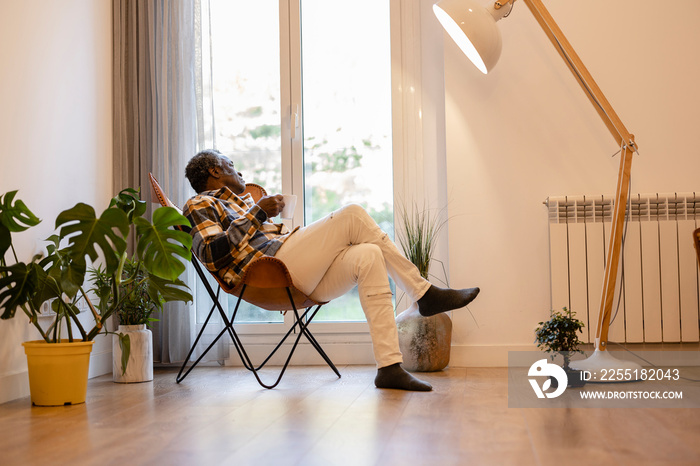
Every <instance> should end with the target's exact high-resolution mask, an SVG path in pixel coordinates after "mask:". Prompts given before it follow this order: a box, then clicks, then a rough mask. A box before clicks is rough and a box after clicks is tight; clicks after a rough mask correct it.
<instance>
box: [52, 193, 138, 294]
mask: <svg viewBox="0 0 700 466" xmlns="http://www.w3.org/2000/svg"><path fill="white" fill-rule="evenodd" d="M59 227H60V228H61V231H60V237H61V238H68V241H69V244H68V246H67V247H66V248H65V251H66V252H67V253H68V255H69V256H70V259H71V261H72V265H71V267H69V268H71V269H73V271H72V272H73V275H72V276H70V277H68V280H69V281H70V282H72V283H73V284H75V285H76V286H80V285H82V282H83V279H84V277H85V271H86V265H85V256H88V257H90V259H91V260H92V261H93V262H94V261H95V260H96V259H97V258H98V253H97V250H96V249H95V246H97V247H99V248H100V249H101V250H102V253H103V256H104V261H105V267H106V269H107V273H112V272H113V271H114V270H116V269H117V266H118V265H119V257H120V256H121V255H122V254H123V253H124V251H125V250H126V241H125V240H124V238H125V237H126V236H127V235H128V233H129V219H128V218H127V215H126V214H125V213H124V212H123V211H122V210H121V209H118V208H116V207H111V208H108V209H106V210H105V211H104V212H103V213H102V215H101V216H100V217H99V218H97V216H96V215H95V210H94V209H93V208H92V207H90V206H89V205H87V204H83V203H79V204H76V206H75V207H73V208H72V209H68V210H65V211H63V212H61V213H60V214H59V215H58V217H57V218H56V228H57V229H58V228H59ZM64 278H66V277H64Z"/></svg>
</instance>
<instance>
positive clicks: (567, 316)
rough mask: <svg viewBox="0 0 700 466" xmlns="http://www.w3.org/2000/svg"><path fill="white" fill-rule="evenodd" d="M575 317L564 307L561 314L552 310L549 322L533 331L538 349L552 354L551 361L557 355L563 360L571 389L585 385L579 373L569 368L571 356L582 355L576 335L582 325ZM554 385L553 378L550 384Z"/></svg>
mask: <svg viewBox="0 0 700 466" xmlns="http://www.w3.org/2000/svg"><path fill="white" fill-rule="evenodd" d="M575 315H576V313H575V312H573V311H571V310H570V309H567V308H566V307H565V308H563V309H562V312H558V311H554V310H552V311H550V317H549V320H547V321H544V322H540V323H539V326H538V327H537V329H536V330H535V343H537V347H538V348H541V349H543V350H544V351H545V352H546V353H552V356H551V357H552V360H554V358H555V356H556V355H557V354H561V355H562V357H563V358H564V366H563V369H564V372H566V375H567V377H568V379H569V386H572V387H576V386H582V385H584V383H585V382H584V381H583V380H581V374H580V371H575V370H573V369H571V367H569V362H570V361H571V356H573V355H574V353H583V351H581V350H580V349H579V345H580V344H581V341H580V340H579V339H578V334H579V333H582V332H583V331H582V329H583V327H584V324H583V322H581V321H580V320H578V319H577V318H576V317H575ZM556 383H557V381H556V379H554V378H553V379H552V384H556ZM553 386H555V385H553Z"/></svg>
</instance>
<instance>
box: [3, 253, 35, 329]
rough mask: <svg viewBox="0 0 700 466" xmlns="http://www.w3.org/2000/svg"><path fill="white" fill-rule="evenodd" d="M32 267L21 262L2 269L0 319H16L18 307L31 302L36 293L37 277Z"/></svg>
mask: <svg viewBox="0 0 700 466" xmlns="http://www.w3.org/2000/svg"><path fill="white" fill-rule="evenodd" d="M32 265H33V264H29V265H27V264H25V263H23V262H19V263H17V264H13V265H11V266H9V267H0V309H1V310H2V315H0V318H2V319H11V318H12V317H14V316H15V312H16V311H17V307H18V306H21V305H23V304H25V303H26V302H27V301H29V299H30V298H31V297H32V295H33V294H34V293H35V291H36V286H37V277H36V272H35V270H34V268H33V267H32Z"/></svg>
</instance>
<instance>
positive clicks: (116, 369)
mask: <svg viewBox="0 0 700 466" xmlns="http://www.w3.org/2000/svg"><path fill="white" fill-rule="evenodd" d="M117 334H126V335H129V342H130V346H131V351H130V354H129V361H128V362H127V365H126V372H124V371H123V370H122V347H121V345H120V344H119V335H112V380H113V381H114V382H117V383H135V382H149V381H151V380H153V335H152V334H151V331H150V330H149V329H147V328H146V326H145V325H120V326H119V329H118V330H117Z"/></svg>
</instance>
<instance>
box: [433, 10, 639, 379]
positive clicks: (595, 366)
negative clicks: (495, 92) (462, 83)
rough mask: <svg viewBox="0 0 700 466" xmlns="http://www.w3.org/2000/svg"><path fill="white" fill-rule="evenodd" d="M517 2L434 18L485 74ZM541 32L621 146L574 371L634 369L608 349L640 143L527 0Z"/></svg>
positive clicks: (438, 13)
mask: <svg viewBox="0 0 700 466" xmlns="http://www.w3.org/2000/svg"><path fill="white" fill-rule="evenodd" d="M515 1H516V0H501V1H496V3H494V4H493V5H492V6H489V7H486V8H484V7H483V6H482V5H480V4H479V3H478V2H476V1H475V0H441V1H439V2H437V3H436V4H435V5H433V11H434V13H435V16H437V18H438V20H439V21H440V23H441V24H442V26H443V27H444V28H445V31H447V33H448V34H449V35H450V37H452V39H453V40H454V41H455V43H456V44H457V45H458V46H459V48H460V49H462V51H463V52H464V54H465V55H466V56H467V57H468V58H469V59H470V60H471V61H472V63H474V65H475V66H476V67H477V68H478V69H479V70H480V71H481V72H482V73H484V74H487V73H488V72H489V71H491V69H492V68H493V67H494V66H495V65H496V62H497V61H498V58H499V56H500V54H501V35H500V33H499V31H498V28H497V26H496V22H497V21H498V20H500V19H502V18H504V17H506V16H507V15H508V14H509V13H510V11H511V9H512V8H513V4H514V3H515ZM523 1H524V2H525V4H526V5H527V6H528V8H529V9H530V11H531V12H532V14H533V15H534V17H535V19H537V22H538V23H539V25H540V27H541V28H542V30H543V31H544V32H545V34H547V37H549V40H550V41H551V42H552V44H553V45H554V48H555V49H556V50H557V52H558V53H559V55H560V56H561V57H562V58H563V59H564V61H565V62H566V65H567V66H568V68H569V70H570V71H571V72H572V73H573V75H574V77H575V78H576V80H577V81H578V83H579V85H580V86H581V87H582V88H583V90H584V92H585V93H586V95H587V97H588V99H589V100H590V101H591V103H592V104H593V106H594V107H595V109H596V111H597V112H598V115H599V116H600V118H601V119H602V120H603V123H605V125H606V126H607V128H608V130H609V131H610V134H611V135H612V136H613V138H615V141H616V142H617V143H618V145H619V146H620V148H621V154H622V155H621V157H620V169H619V173H618V178H617V189H616V193H615V204H614V207H613V217H612V231H611V235H610V243H609V247H608V252H607V257H606V261H605V275H604V279H603V290H602V294H601V300H600V311H599V314H598V324H597V328H596V336H595V351H594V353H593V355H591V356H590V357H589V358H588V359H586V360H583V361H576V362H575V363H572V364H571V365H572V367H575V368H576V369H585V370H590V371H592V372H595V371H596V370H599V369H603V368H605V369H611V368H612V369H618V368H630V369H636V368H639V367H640V366H639V365H638V364H636V363H633V362H629V361H620V360H617V359H616V358H614V357H612V356H611V355H610V353H609V352H608V351H607V346H608V329H609V327H610V318H611V315H612V308H613V300H614V296H615V287H616V284H617V274H618V268H619V263H620V254H621V247H622V234H623V229H624V222H625V208H626V205H627V198H628V192H629V186H630V173H631V169H632V156H633V155H634V154H635V153H637V150H638V147H637V144H636V143H635V141H634V136H633V135H632V134H630V133H629V132H628V131H627V129H626V128H625V125H624V124H623V123H622V121H621V120H620V118H619V117H618V116H617V114H616V113H615V110H614V109H613V108H612V106H611V105H610V103H609V102H608V100H607V99H606V98H605V95H603V92H602V91H601V90H600V88H599V87H598V85H597V84H596V82H595V81H594V80H593V77H592V76H591V74H590V73H589V72H588V70H587V69H586V67H585V65H584V64H583V62H582V61H581V59H580V58H579V57H578V55H577V54H576V51H574V49H573V47H572V46H571V44H570V43H569V41H568V40H567V39H566V37H565V36H564V34H563V33H562V31H561V29H559V26H558V25H557V23H556V22H555V21H554V19H553V18H552V16H551V15H550V14H549V11H547V9H546V8H545V6H544V4H543V3H542V2H541V1H540V0H523Z"/></svg>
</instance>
